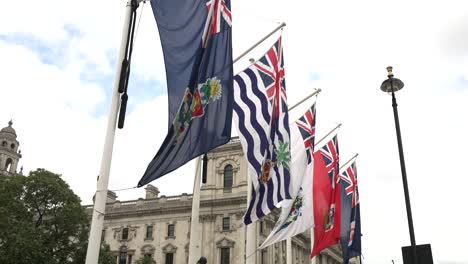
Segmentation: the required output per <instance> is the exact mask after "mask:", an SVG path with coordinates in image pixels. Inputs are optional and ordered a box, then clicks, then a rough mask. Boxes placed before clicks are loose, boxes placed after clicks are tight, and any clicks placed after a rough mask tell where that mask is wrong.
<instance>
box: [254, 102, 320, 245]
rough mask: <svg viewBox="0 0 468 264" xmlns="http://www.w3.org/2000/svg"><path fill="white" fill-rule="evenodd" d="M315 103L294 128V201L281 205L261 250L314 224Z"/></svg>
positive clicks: (292, 127)
mask: <svg viewBox="0 0 468 264" xmlns="http://www.w3.org/2000/svg"><path fill="white" fill-rule="evenodd" d="M314 143H315V103H314V104H313V105H312V107H311V108H310V109H309V110H307V112H306V113H305V114H304V115H303V116H302V117H301V118H299V119H298V120H297V121H296V122H295V123H294V125H293V126H291V158H292V161H291V171H292V173H293V176H292V177H291V190H292V192H293V194H294V196H293V199H292V200H284V201H283V202H282V204H281V215H280V217H279V219H278V221H277V222H276V225H275V227H274V228H273V230H272V231H271V233H270V235H269V236H268V237H267V238H266V239H265V241H264V242H263V244H262V245H261V246H260V248H265V247H267V246H269V245H271V244H273V243H276V242H278V241H281V240H285V239H287V238H290V237H293V236H295V235H297V234H299V233H302V232H304V231H306V230H308V229H310V228H311V227H312V226H313V224H314V217H313V208H312V206H313V202H312V177H313V167H314V162H313V152H314Z"/></svg>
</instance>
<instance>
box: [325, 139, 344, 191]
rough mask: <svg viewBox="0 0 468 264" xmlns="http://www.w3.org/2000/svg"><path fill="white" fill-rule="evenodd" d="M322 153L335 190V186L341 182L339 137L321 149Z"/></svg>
mask: <svg viewBox="0 0 468 264" xmlns="http://www.w3.org/2000/svg"><path fill="white" fill-rule="evenodd" d="M320 153H321V154H322V157H323V160H324V161H325V167H326V171H327V173H328V178H329V180H330V183H331V184H332V188H335V184H336V183H338V180H339V177H338V173H339V169H340V165H339V150H338V137H337V136H336V135H335V136H334V137H333V139H332V140H330V141H329V142H328V143H327V144H326V145H325V146H323V147H322V148H321V149H320Z"/></svg>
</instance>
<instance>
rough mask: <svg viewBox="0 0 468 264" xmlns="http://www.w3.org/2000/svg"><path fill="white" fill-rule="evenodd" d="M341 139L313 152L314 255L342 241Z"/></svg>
mask: <svg viewBox="0 0 468 264" xmlns="http://www.w3.org/2000/svg"><path fill="white" fill-rule="evenodd" d="M338 171H339V151H338V139H337V137H336V136H334V137H333V139H332V140H330V142H328V143H327V144H326V145H325V146H323V147H322V148H321V149H320V150H318V151H317V152H315V153H314V180H313V187H312V188H313V191H312V192H313V200H314V209H313V210H314V223H315V226H314V248H313V249H312V254H311V258H312V257H314V256H315V255H317V254H318V253H319V252H320V251H322V250H323V249H325V248H328V247H330V246H332V245H335V244H338V243H339V242H340V219H341V216H340V214H341V212H340V211H341V206H340V186H339V176H338V173H339V172H338Z"/></svg>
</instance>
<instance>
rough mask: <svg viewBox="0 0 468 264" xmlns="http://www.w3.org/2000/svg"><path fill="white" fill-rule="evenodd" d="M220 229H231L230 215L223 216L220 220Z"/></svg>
mask: <svg viewBox="0 0 468 264" xmlns="http://www.w3.org/2000/svg"><path fill="white" fill-rule="evenodd" d="M222 230H223V231H229V230H231V217H229V216H227V217H223V220H222Z"/></svg>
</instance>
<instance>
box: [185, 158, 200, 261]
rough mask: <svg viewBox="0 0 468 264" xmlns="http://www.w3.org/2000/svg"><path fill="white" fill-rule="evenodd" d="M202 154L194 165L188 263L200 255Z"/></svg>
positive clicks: (196, 259)
mask: <svg viewBox="0 0 468 264" xmlns="http://www.w3.org/2000/svg"><path fill="white" fill-rule="evenodd" d="M201 160H202V156H198V158H197V165H196V166H195V180H194V181H193V195H192V218H191V222H190V243H189V259H188V263H196V262H197V261H198V259H200V257H201V246H200V244H201V239H200V238H201V236H200V223H199V214H200V212H199V211H200V163H201Z"/></svg>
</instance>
